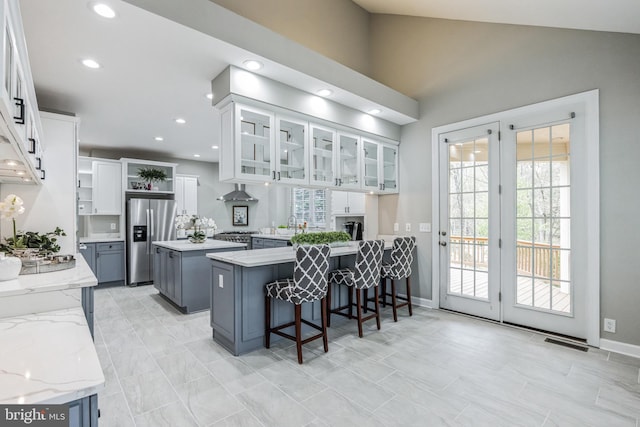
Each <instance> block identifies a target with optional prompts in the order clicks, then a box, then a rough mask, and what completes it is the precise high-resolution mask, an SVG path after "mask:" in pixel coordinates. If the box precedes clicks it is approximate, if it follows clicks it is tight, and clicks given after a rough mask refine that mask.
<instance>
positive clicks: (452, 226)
mask: <svg viewBox="0 0 640 427" xmlns="http://www.w3.org/2000/svg"><path fill="white" fill-rule="evenodd" d="M498 131H499V124H498V123H497V122H496V123H487V124H484V125H480V126H475V127H472V128H466V129H460V130H456V131H452V132H448V133H444V134H441V135H440V137H439V145H440V171H441V176H440V183H441V184H440V230H439V244H440V254H441V256H440V279H441V292H440V295H441V298H440V306H441V307H443V308H447V309H450V310H455V311H460V312H464V313H469V314H473V315H475V316H481V317H485V318H488V319H494V320H500V304H499V292H500V268H499V265H500V258H499V247H498V245H499V235H500V234H499V228H500V219H499V218H500V204H499V195H498V188H499V187H498V182H499V180H500V175H499V172H500V168H499V162H500V155H499V152H500V149H499V144H498V142H499V141H498V135H499V133H498Z"/></svg>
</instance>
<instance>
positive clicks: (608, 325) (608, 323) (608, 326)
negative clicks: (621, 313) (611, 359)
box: [604, 317, 616, 334]
mask: <svg viewBox="0 0 640 427" xmlns="http://www.w3.org/2000/svg"><path fill="white" fill-rule="evenodd" d="M604 331H605V332H611V333H612V334H615V333H616V320H615V319H607V318H606V317H605V319H604Z"/></svg>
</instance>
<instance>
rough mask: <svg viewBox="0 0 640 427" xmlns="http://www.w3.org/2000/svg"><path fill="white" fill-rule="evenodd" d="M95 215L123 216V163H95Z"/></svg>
mask: <svg viewBox="0 0 640 427" xmlns="http://www.w3.org/2000/svg"><path fill="white" fill-rule="evenodd" d="M92 171H93V181H92V182H93V213H94V214H96V215H121V214H122V163H120V162H115V161H106V160H105V161H102V160H101V161H94V162H93V167H92Z"/></svg>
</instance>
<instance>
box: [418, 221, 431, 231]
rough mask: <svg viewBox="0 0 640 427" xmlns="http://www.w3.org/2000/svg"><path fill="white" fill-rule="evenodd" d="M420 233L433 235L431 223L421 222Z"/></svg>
mask: <svg viewBox="0 0 640 427" xmlns="http://www.w3.org/2000/svg"><path fill="white" fill-rule="evenodd" d="M420 232H421V233H431V223H430V222H421V223H420Z"/></svg>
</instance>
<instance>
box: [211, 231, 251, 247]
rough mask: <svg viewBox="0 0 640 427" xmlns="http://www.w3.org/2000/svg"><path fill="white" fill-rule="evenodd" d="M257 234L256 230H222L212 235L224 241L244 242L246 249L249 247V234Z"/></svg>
mask: <svg viewBox="0 0 640 427" xmlns="http://www.w3.org/2000/svg"><path fill="white" fill-rule="evenodd" d="M252 234H258V232H257V231H223V232H221V233H217V234H215V235H214V236H213V238H214V239H216V240H224V241H225V242H235V243H246V245H247V249H251V235H252Z"/></svg>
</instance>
